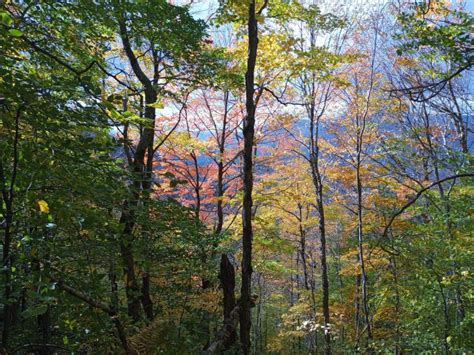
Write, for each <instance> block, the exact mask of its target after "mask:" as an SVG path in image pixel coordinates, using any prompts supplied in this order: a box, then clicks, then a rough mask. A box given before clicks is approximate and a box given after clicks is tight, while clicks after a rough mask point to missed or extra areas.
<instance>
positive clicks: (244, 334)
mask: <svg viewBox="0 0 474 355" xmlns="http://www.w3.org/2000/svg"><path fill="white" fill-rule="evenodd" d="M257 47H258V28H257V18H256V10H255V0H250V1H249V8H248V58H247V72H246V73H245V92H246V111H247V112H246V117H245V119H244V128H243V135H244V151H243V160H244V167H243V177H244V199H243V209H242V222H243V229H242V286H241V292H240V302H241V312H240V342H241V345H242V351H243V353H244V355H247V354H249V353H250V327H251V307H250V304H251V282H252V239H253V230H252V205H253V201H252V190H253V145H254V133H255V127H254V126H255V101H254V93H255V89H254V85H255V63H256V60H257Z"/></svg>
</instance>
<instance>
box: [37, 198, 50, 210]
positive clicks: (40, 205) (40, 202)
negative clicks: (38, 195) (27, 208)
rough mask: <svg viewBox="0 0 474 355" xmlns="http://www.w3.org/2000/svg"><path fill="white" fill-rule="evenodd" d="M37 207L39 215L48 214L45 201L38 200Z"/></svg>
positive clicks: (47, 206)
mask: <svg viewBox="0 0 474 355" xmlns="http://www.w3.org/2000/svg"><path fill="white" fill-rule="evenodd" d="M38 207H39V210H40V212H41V213H49V205H48V203H47V202H46V201H45V200H39V201H38Z"/></svg>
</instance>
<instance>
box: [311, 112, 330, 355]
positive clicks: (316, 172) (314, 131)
mask: <svg viewBox="0 0 474 355" xmlns="http://www.w3.org/2000/svg"><path fill="white" fill-rule="evenodd" d="M307 110H308V114H309V118H310V164H311V175H312V179H313V185H314V188H315V190H316V209H317V211H318V215H319V221H318V229H319V242H320V258H321V283H322V287H323V297H322V301H323V317H324V343H325V346H324V353H325V354H331V334H330V329H329V328H328V327H329V326H330V324H331V322H330V314H329V277H328V265H327V247H326V221H325V215H324V200H323V184H322V179H321V171H320V169H319V117H316V114H315V105H314V103H312V104H310V105H307Z"/></svg>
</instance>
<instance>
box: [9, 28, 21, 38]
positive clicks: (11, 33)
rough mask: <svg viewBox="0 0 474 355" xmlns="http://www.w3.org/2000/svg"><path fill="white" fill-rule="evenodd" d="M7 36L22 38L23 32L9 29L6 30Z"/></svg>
mask: <svg viewBox="0 0 474 355" xmlns="http://www.w3.org/2000/svg"><path fill="white" fill-rule="evenodd" d="M8 34H9V35H10V36H12V37H21V36H23V32H21V31H20V30H18V29H16V28H10V29H9V30H8Z"/></svg>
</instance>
